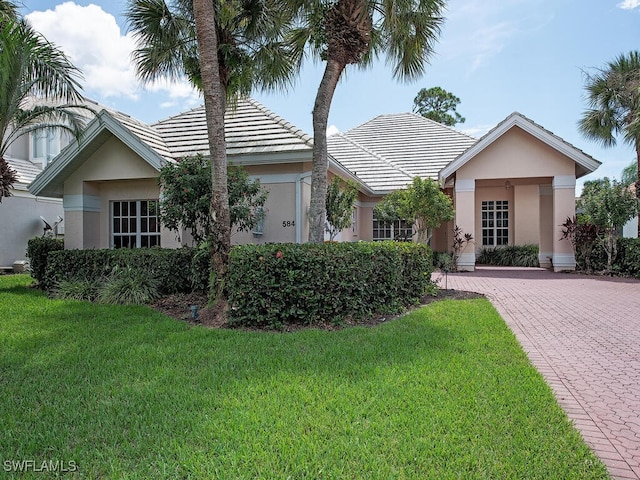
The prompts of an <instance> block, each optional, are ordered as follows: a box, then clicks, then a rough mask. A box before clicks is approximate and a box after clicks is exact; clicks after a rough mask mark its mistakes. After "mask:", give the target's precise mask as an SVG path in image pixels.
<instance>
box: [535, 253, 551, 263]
mask: <svg viewBox="0 0 640 480" xmlns="http://www.w3.org/2000/svg"><path fill="white" fill-rule="evenodd" d="M552 262H553V252H540V253H538V263H540V266H542V265H549V266H551V264H552Z"/></svg>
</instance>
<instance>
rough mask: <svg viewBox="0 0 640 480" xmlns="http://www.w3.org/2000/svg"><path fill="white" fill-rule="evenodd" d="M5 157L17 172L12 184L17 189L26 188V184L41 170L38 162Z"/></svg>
mask: <svg viewBox="0 0 640 480" xmlns="http://www.w3.org/2000/svg"><path fill="white" fill-rule="evenodd" d="M5 159H6V161H7V163H8V164H9V166H10V167H11V168H12V169H13V170H15V172H16V174H17V175H16V177H17V179H18V180H17V182H16V183H14V185H13V187H14V188H15V189H17V190H26V189H27V185H29V184H30V183H31V182H33V179H34V178H36V177H37V176H38V174H39V173H40V172H41V171H42V167H41V166H40V164H35V163H32V162H30V161H29V160H24V159H19V158H10V157H6V158H5Z"/></svg>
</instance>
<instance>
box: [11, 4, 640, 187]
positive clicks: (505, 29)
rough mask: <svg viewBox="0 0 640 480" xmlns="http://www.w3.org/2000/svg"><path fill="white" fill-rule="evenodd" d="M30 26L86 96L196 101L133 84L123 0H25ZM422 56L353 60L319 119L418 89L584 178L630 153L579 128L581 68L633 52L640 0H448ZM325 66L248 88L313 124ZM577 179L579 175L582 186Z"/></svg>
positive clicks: (364, 115) (145, 115)
mask: <svg viewBox="0 0 640 480" xmlns="http://www.w3.org/2000/svg"><path fill="white" fill-rule="evenodd" d="M23 4H24V6H23V8H22V11H23V13H24V14H25V15H27V16H28V18H29V20H30V21H31V22H32V24H33V25H34V27H35V28H36V29H37V30H39V31H40V32H42V33H43V34H44V35H45V36H46V37H47V38H48V39H49V40H50V41H52V42H54V43H56V44H57V45H58V46H59V47H61V48H62V49H63V50H65V51H66V52H67V54H68V55H69V56H70V57H71V59H72V61H73V62H74V63H75V64H76V66H78V67H79V68H80V69H81V70H82V71H83V72H84V76H85V80H84V86H85V94H86V95H87V96H88V97H90V98H93V99H95V100H97V101H99V102H101V103H104V104H105V105H109V106H111V107H113V108H116V109H118V110H121V111H123V112H125V113H128V114H130V115H132V116H134V117H136V118H139V119H141V120H143V121H146V122H149V123H151V122H154V121H156V120H160V119H162V118H166V117H168V116H171V115H174V114H176V113H178V112H181V111H184V110H187V109H189V108H192V107H194V106H197V105H199V104H200V103H201V100H200V99H199V98H198V96H197V94H196V93H195V92H193V91H192V89H190V88H189V86H188V85H186V84H184V83H181V84H172V85H169V84H166V83H165V84H155V85H146V86H143V85H140V84H139V82H137V80H136V79H135V72H134V70H133V68H132V67H131V65H130V62H129V53H130V52H131V49H132V48H133V47H134V41H133V39H132V36H131V35H130V34H127V29H126V24H125V21H124V19H123V17H122V12H123V11H124V10H125V8H126V0H105V1H101V0H96V1H93V2H84V1H76V2H61V1H59V0H58V1H55V0H54V1H51V0H33V1H28V0H25V1H24V2H23ZM445 17H446V21H445V24H444V27H443V31H442V35H441V36H440V40H439V42H438V43H437V45H436V49H435V54H434V56H433V57H432V61H431V65H430V66H429V67H428V68H427V71H426V73H425V75H424V77H423V78H422V79H420V80H418V81H417V82H414V83H410V84H401V83H398V82H396V81H394V80H393V79H392V76H391V71H390V68H388V67H387V66H386V65H385V62H384V59H381V60H380V62H379V63H378V64H376V65H375V66H374V67H373V68H371V69H368V70H364V71H363V70H359V69H357V68H352V69H349V70H348V71H347V74H346V75H345V76H344V78H343V80H342V81H341V83H340V84H339V85H338V88H337V90H336V94H335V97H334V100H333V104H332V107H331V115H330V118H329V124H330V125H333V126H335V127H336V128H337V129H339V130H340V131H345V130H348V129H350V128H353V127H355V126H357V125H359V124H361V123H363V122H366V121H367V120H369V119H371V118H373V117H375V116H376V115H381V114H385V113H398V112H406V111H410V110H411V108H412V106H413V98H414V97H415V95H416V93H417V92H418V90H419V89H420V88H422V87H426V88H428V87H433V86H440V87H442V88H444V89H445V90H448V91H450V92H452V93H454V94H455V95H457V96H458V97H460V99H461V104H460V105H459V107H458V111H459V113H461V114H462V115H463V116H464V117H466V122H465V123H463V124H459V125H457V127H456V128H458V129H460V130H462V131H465V132H466V133H469V134H471V135H473V136H477V137H479V136H481V135H482V134H484V133H486V132H487V130H488V129H490V128H492V127H493V126H495V125H496V124H497V123H498V122H500V121H501V120H503V119H504V118H505V117H506V116H507V115H509V114H510V113H511V112H513V111H518V112H520V113H522V114H524V115H526V116H527V117H529V118H531V119H532V120H533V121H535V122H536V123H538V124H540V125H542V126H543V127H545V128H546V129H548V130H550V131H552V132H553V133H555V134H556V135H559V136H560V137H562V138H563V139H565V140H566V141H568V142H570V143H572V144H574V145H575V146H576V147H578V148H580V149H582V150H584V151H585V152H586V153H588V154H590V155H592V156H593V157H595V158H596V159H598V160H600V161H601V162H602V163H603V165H602V166H601V167H600V168H599V169H598V170H597V171H596V172H595V173H594V174H592V175H591V176H590V177H588V178H600V177H604V176H609V177H619V175H620V172H621V170H622V168H624V167H625V166H626V165H628V164H629V163H630V162H631V161H633V159H634V152H633V149H632V148H631V147H630V146H627V145H624V144H622V143H620V144H619V146H618V147H616V148H614V149H603V148H601V147H600V146H599V145H598V144H596V143H594V142H592V141H589V140H587V139H585V138H584V137H582V136H581V134H580V133H579V131H578V128H577V121H578V120H579V118H580V116H581V114H582V112H583V111H584V109H585V108H586V103H585V100H584V72H591V73H593V72H595V71H596V70H595V69H597V68H599V67H604V66H605V65H606V63H607V62H608V61H610V60H613V59H614V58H615V57H616V56H618V55H619V54H621V53H628V52H629V51H631V50H640V0H494V1H492V0H450V1H449V4H448V7H447V10H446V12H445ZM323 66H324V65H323V64H314V63H313V62H311V61H310V62H307V64H306V65H305V66H304V68H303V70H302V72H301V74H300V76H299V78H298V80H297V82H296V84H295V85H294V87H293V88H292V89H291V90H289V91H288V92H286V93H282V94H263V93H259V92H258V93H255V94H254V97H255V98H256V99H257V100H258V101H260V102H262V103H263V104H264V105H265V106H266V107H268V108H269V109H271V110H272V111H274V112H275V113H277V114H278V115H280V116H282V117H284V118H285V119H287V120H288V121H290V122H291V123H293V124H295V125H296V126H298V127H300V128H302V129H303V130H305V131H307V132H311V131H312V128H311V110H312V108H313V102H314V98H315V92H316V89H317V87H318V84H319V82H320V78H321V76H322V70H323ZM580 185H581V182H579V187H578V188H580Z"/></svg>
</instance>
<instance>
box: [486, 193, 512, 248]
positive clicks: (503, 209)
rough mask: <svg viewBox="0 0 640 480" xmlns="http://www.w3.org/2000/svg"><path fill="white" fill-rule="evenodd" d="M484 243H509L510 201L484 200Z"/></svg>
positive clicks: (493, 244)
mask: <svg viewBox="0 0 640 480" xmlns="http://www.w3.org/2000/svg"><path fill="white" fill-rule="evenodd" d="M482 245H483V246H485V247H497V246H500V245H509V201H508V200H488V201H483V202H482Z"/></svg>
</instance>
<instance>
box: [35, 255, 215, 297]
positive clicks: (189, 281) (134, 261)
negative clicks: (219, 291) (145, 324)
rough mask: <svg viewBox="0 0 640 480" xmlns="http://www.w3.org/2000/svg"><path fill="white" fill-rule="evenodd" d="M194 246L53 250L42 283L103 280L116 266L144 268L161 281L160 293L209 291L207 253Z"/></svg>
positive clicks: (48, 285) (142, 269) (43, 285)
mask: <svg viewBox="0 0 640 480" xmlns="http://www.w3.org/2000/svg"><path fill="white" fill-rule="evenodd" d="M197 252H198V250H197V249H194V248H186V247H185V248H179V249H169V248H144V249H125V248H122V249H115V250H62V251H59V252H52V253H51V255H50V256H49V257H48V265H47V269H46V273H45V275H44V281H42V282H41V285H42V287H43V288H44V289H46V290H52V289H53V288H55V286H56V285H57V284H58V282H60V281H65V280H74V279H84V280H89V281H94V282H100V281H102V280H104V279H105V278H106V277H108V276H109V275H110V274H111V273H112V272H113V270H114V269H115V268H116V267H117V268H131V269H134V270H141V271H142V272H144V274H145V275H148V276H149V277H151V278H153V279H155V280H156V281H158V282H159V285H160V289H159V293H161V294H172V293H186V292H192V291H194V290H195V291H206V290H207V285H208V281H209V267H208V256H207V255H197Z"/></svg>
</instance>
